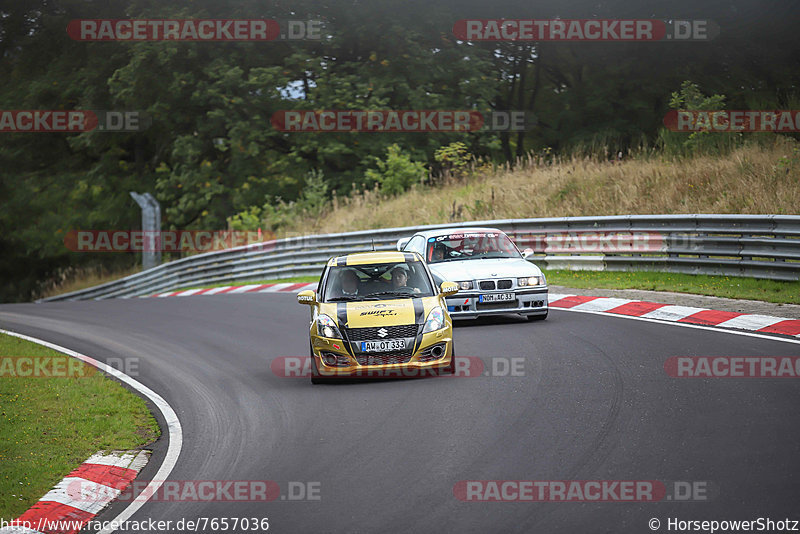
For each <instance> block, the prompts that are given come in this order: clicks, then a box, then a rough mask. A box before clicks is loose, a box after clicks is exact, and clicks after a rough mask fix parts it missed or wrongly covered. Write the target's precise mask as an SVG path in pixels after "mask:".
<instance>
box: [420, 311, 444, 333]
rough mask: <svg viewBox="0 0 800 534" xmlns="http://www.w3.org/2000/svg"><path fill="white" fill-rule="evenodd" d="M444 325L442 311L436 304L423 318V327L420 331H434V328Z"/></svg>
mask: <svg viewBox="0 0 800 534" xmlns="http://www.w3.org/2000/svg"><path fill="white" fill-rule="evenodd" d="M443 327H444V312H443V311H442V308H441V307H439V306H436V307H435V308H434V309H432V310H431V312H430V313H429V314H428V318H427V319H426V320H425V328H423V329H422V333H423V334H425V333H427V332H435V331H436V330H441V329H442V328H443Z"/></svg>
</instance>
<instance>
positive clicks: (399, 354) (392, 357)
mask: <svg viewBox="0 0 800 534" xmlns="http://www.w3.org/2000/svg"><path fill="white" fill-rule="evenodd" d="M355 357H356V361H357V362H358V365H389V364H393V363H408V362H409V361H410V360H411V351H407V350H403V351H394V352H371V353H369V354H367V353H365V352H360V353H356V355H355Z"/></svg>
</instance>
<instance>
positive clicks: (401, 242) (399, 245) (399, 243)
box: [397, 237, 411, 250]
mask: <svg viewBox="0 0 800 534" xmlns="http://www.w3.org/2000/svg"><path fill="white" fill-rule="evenodd" d="M409 241H411V238H410V237H404V238H402V239H398V240H397V250H403V249H404V248H405V247H406V245H407V244H408V242H409Z"/></svg>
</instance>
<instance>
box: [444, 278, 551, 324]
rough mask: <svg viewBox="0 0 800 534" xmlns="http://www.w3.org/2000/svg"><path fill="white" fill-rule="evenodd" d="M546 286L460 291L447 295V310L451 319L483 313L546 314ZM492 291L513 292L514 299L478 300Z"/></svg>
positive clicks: (471, 316) (471, 317)
mask: <svg viewBox="0 0 800 534" xmlns="http://www.w3.org/2000/svg"><path fill="white" fill-rule="evenodd" d="M547 291H548V289H547V287H546V286H545V287H539V288H534V289H513V290H508V291H503V290H495V291H476V290H474V289H473V290H469V291H460V292H458V293H457V294H456V295H453V296H452V297H447V299H446V300H447V312H448V313H449V314H450V317H452V318H453V319H475V318H476V317H483V316H485V315H503V314H509V313H516V314H520V315H547V310H548V304H547V302H548V301H547ZM493 293H514V300H512V301H507V302H491V303H482V302H479V299H480V295H491V294H493Z"/></svg>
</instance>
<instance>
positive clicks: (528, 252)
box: [522, 248, 533, 260]
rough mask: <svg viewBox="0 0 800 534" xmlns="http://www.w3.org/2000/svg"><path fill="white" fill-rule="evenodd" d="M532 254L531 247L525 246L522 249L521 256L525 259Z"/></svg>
mask: <svg viewBox="0 0 800 534" xmlns="http://www.w3.org/2000/svg"><path fill="white" fill-rule="evenodd" d="M532 254H533V249H532V248H526V249H525V250H523V251H522V257H523V258H525V259H526V260H527V259H528V257H529V256H531V255H532Z"/></svg>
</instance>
